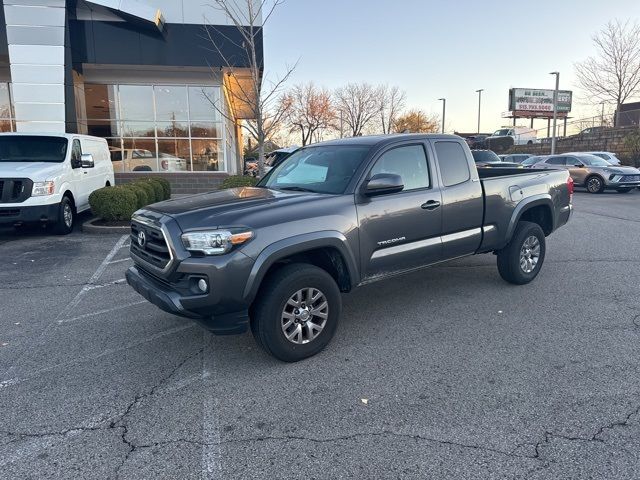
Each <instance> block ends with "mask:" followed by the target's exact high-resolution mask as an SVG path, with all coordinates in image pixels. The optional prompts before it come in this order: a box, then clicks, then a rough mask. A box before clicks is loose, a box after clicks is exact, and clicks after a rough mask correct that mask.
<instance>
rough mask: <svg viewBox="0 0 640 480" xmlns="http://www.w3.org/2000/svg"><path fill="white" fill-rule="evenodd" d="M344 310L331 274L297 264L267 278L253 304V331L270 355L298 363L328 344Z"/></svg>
mask: <svg viewBox="0 0 640 480" xmlns="http://www.w3.org/2000/svg"><path fill="white" fill-rule="evenodd" d="M341 309H342V299H341V297H340V290H339V288H338V285H337V284H336V282H335V280H334V279H333V278H332V277H331V275H329V274H328V273H327V272H326V271H324V270H322V269H321V268H318V267H315V266H313V265H308V264H304V263H294V264H290V265H287V266H285V267H282V268H281V269H279V270H277V271H276V272H275V273H274V274H273V275H271V276H269V277H268V278H267V279H265V281H264V283H263V287H262V288H261V289H260V291H259V292H258V296H257V298H256V301H255V302H254V309H253V312H254V318H252V325H251V331H252V332H253V335H254V336H255V337H256V341H257V343H258V344H259V345H260V346H261V347H263V348H264V349H265V350H266V351H267V352H268V353H270V354H271V355H273V356H274V357H276V358H277V359H279V360H282V361H285V362H297V361H298V360H302V359H304V358H307V357H311V356H312V355H315V354H316V353H318V352H320V351H321V350H322V349H323V348H324V347H326V346H327V345H328V344H329V342H330V341H331V339H332V338H333V335H334V334H335V332H336V329H337V328H338V320H339V318H340V311H341Z"/></svg>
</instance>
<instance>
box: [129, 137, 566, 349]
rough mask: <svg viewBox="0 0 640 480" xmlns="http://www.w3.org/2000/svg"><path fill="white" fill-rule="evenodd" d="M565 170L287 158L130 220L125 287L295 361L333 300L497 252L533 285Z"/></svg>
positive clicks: (330, 321)
mask: <svg viewBox="0 0 640 480" xmlns="http://www.w3.org/2000/svg"><path fill="white" fill-rule="evenodd" d="M572 194H573V182H572V181H571V178H570V177H569V174H568V173H567V172H566V171H550V170H546V171H537V170H531V169H530V170H522V169H507V168H502V169H481V170H478V169H476V166H475V162H474V160H473V157H472V155H471V152H470V150H469V148H468V146H467V144H466V143H465V141H464V140H463V139H461V138H460V137H457V136H452V135H412V134H409V135H391V136H372V137H359V138H349V139H342V140H335V141H329V142H324V143H319V144H315V145H311V146H308V147H305V148H302V149H300V150H298V151H296V152H295V153H294V154H293V155H291V156H290V157H289V158H288V159H286V160H285V161H284V162H283V163H281V164H280V165H278V166H277V167H276V168H274V169H273V170H271V172H269V174H267V175H266V176H265V177H264V178H263V179H262V180H261V181H260V182H259V183H258V185H257V187H250V188H236V189H231V190H224V191H217V192H211V193H205V194H201V195H194V196H190V197H186V198H180V199H175V200H169V201H165V202H161V203H157V204H154V205H151V206H149V207H147V208H145V209H142V210H139V211H137V212H136V213H135V214H134V216H133V219H132V221H131V256H132V258H133V260H134V266H132V267H131V268H129V270H128V271H127V274H126V277H127V281H128V283H129V284H130V285H131V286H132V287H133V288H134V289H135V290H136V291H137V292H139V293H140V294H141V295H143V296H144V297H145V298H146V299H148V300H149V301H150V302H152V303H153V304H155V305H157V306H158V307H160V308H161V309H162V310H165V311H167V312H170V313H173V314H176V315H180V316H183V317H188V318H192V319H194V320H196V321H198V322H200V323H201V324H203V325H204V326H206V327H207V328H208V329H209V330H211V331H212V332H214V333H216V334H234V333H243V332H245V331H246V330H247V329H248V328H249V327H250V328H251V330H252V332H253V334H254V336H255V338H256V341H257V342H258V343H259V344H260V345H261V346H262V347H264V349H265V350H266V351H267V352H269V353H271V354H272V355H274V356H275V357H277V358H279V359H281V360H284V361H297V360H300V359H303V358H305V357H309V356H311V355H314V354H316V353H317V352H319V351H320V350H321V349H322V348H323V347H325V346H326V345H327V344H328V343H329V341H330V340H331V338H332V337H333V335H334V333H335V331H336V328H337V326H338V320H339V317H340V310H341V292H349V291H350V290H352V289H353V288H355V287H358V286H360V285H364V284H367V283H371V282H375V281H378V280H383V279H387V278H390V277H393V276H394V275H398V274H401V273H406V272H411V271H415V270H417V269H420V268H423V267H427V266H429V265H433V264H436V263H439V262H443V261H445V260H450V259H453V258H459V257H464V256H467V255H474V254H479V253H489V252H493V253H494V254H496V255H497V263H498V271H499V272H500V275H501V276H502V278H504V279H505V280H506V281H508V282H511V283H514V284H525V283H528V282H530V281H532V280H533V279H534V278H535V277H536V276H537V275H538V273H539V272H540V269H541V268H542V263H543V261H544V257H545V237H546V236H547V235H549V234H551V232H553V231H554V230H555V229H556V228H558V227H560V226H562V225H564V224H565V223H566V222H567V221H568V220H569V217H570V215H571V208H572V207H571V198H572Z"/></svg>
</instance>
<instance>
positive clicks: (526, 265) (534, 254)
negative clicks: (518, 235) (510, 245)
mask: <svg viewBox="0 0 640 480" xmlns="http://www.w3.org/2000/svg"><path fill="white" fill-rule="evenodd" d="M538 260H540V241H539V240H538V238H537V237H535V236H534V235H531V236H529V237H527V238H526V239H525V241H524V243H523V244H522V248H521V249H520V269H522V271H523V272H524V273H531V272H533V271H534V270H535V268H536V265H538Z"/></svg>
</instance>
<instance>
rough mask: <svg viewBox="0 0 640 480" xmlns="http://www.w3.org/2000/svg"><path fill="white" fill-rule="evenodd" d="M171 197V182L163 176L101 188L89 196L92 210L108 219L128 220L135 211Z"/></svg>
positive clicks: (98, 215)
mask: <svg viewBox="0 0 640 480" xmlns="http://www.w3.org/2000/svg"><path fill="white" fill-rule="evenodd" d="M169 198H171V184H170V183H169V182H168V181H167V180H165V179H162V178H146V179H140V180H136V181H135V182H131V183H125V184H123V185H118V186H115V187H104V188H100V189H98V190H96V191H94V192H93V193H91V195H90V196H89V205H90V206H91V212H92V213H93V214H94V215H95V216H97V217H100V218H102V219H103V220H106V221H126V220H130V219H131V215H132V214H133V212H135V211H136V210H138V209H139V208H143V207H146V206H147V205H150V204H152V203H156V202H161V201H163V200H168V199H169Z"/></svg>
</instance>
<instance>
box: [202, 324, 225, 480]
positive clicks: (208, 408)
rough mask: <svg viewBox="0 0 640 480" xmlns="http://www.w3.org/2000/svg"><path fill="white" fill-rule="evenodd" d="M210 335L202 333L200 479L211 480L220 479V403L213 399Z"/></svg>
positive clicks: (213, 363)
mask: <svg viewBox="0 0 640 480" xmlns="http://www.w3.org/2000/svg"><path fill="white" fill-rule="evenodd" d="M209 335H210V334H209V333H208V332H207V331H204V332H203V340H202V341H203V342H204V344H205V347H204V350H203V351H202V386H203V388H202V392H203V401H202V437H203V438H202V443H203V444H204V445H203V446H202V478H203V479H206V480H212V479H216V478H221V471H222V465H221V459H222V457H221V451H220V422H219V420H218V417H219V415H218V406H219V404H220V402H219V401H218V398H217V397H215V391H214V388H215V378H216V375H215V360H214V355H213V353H214V352H213V348H211V342H210V341H209V340H208V339H207V336H209Z"/></svg>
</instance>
